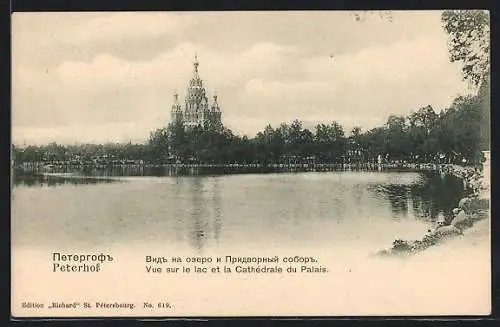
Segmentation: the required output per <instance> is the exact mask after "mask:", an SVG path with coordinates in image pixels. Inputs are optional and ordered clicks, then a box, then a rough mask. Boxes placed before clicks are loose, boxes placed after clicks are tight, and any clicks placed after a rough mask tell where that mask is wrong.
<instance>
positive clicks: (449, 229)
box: [434, 225, 462, 239]
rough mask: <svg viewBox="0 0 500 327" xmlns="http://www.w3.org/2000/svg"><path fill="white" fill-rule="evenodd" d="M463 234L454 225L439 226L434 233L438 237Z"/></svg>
mask: <svg viewBox="0 0 500 327" xmlns="http://www.w3.org/2000/svg"><path fill="white" fill-rule="evenodd" d="M461 234H462V231H461V230H460V229H459V228H457V227H455V226H453V225H449V226H442V227H439V228H438V229H436V231H435V232H434V235H435V236H437V238H438V239H443V238H447V237H449V236H457V235H461Z"/></svg>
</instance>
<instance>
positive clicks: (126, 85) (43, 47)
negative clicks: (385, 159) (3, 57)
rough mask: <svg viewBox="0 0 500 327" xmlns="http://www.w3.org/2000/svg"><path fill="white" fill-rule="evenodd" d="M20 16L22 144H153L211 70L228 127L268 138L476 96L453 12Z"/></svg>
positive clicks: (17, 69)
mask: <svg viewBox="0 0 500 327" xmlns="http://www.w3.org/2000/svg"><path fill="white" fill-rule="evenodd" d="M390 14H391V18H392V19H388V18H387V17H385V16H380V15H378V14H376V13H372V14H370V13H361V19H360V20H357V19H356V18H355V16H354V15H353V12H346V11H344V12H338V11H317V12H315V11H308V12H304V11H288V12H241V11H240V12H100V13H92V12H86V13H75V12H72V13H64V12H57V13H48V12H47V13H40V12H39V13H14V15H13V18H12V141H13V143H14V144H18V145H22V144H47V143H50V142H57V143H63V144H70V143H73V144H74V143H87V142H90V143H108V142H129V141H130V142H133V143H136V142H145V141H146V140H147V138H148V136H149V133H150V132H151V131H153V130H155V129H156V128H161V127H165V126H166V125H167V124H168V123H169V121H170V109H171V105H172V103H173V94H174V93H175V92H178V93H179V98H180V100H181V102H182V101H183V99H184V95H185V93H186V89H187V83H188V81H189V79H190V77H191V76H192V73H193V60H194V56H195V54H196V55H197V56H198V61H199V63H200V66H199V72H200V76H201V78H202V79H203V80H204V83H205V87H206V89H207V92H208V95H209V97H210V98H211V96H212V95H213V93H214V92H217V95H218V102H219V104H220V106H221V110H222V120H223V123H224V125H225V126H226V127H228V128H230V129H231V130H233V132H234V133H236V134H239V135H244V134H245V135H247V136H250V137H252V136H254V135H255V134H256V133H257V132H258V131H260V130H262V129H263V128H264V127H265V126H266V125H267V124H271V125H272V126H273V127H277V126H278V125H279V124H280V123H281V122H291V121H293V120H294V119H299V120H301V121H303V122H304V126H305V127H308V128H311V129H313V128H314V125H315V124H317V123H331V122H332V121H337V122H339V123H340V124H342V125H343V126H344V128H345V130H346V131H349V130H350V129H351V128H352V127H354V126H360V127H362V129H363V130H367V129H370V128H373V127H376V126H380V125H382V124H384V123H385V122H386V121H387V118H388V116H389V115H390V114H400V115H407V114H409V113H411V112H412V111H416V110H418V109H419V108H421V107H424V106H426V105H432V106H433V108H434V109H435V110H436V111H437V112H439V111H440V110H442V109H445V108H447V107H448V106H449V105H450V104H451V102H452V101H453V99H454V98H455V97H456V96H457V95H459V94H465V93H467V92H469V89H468V85H467V84H466V83H465V82H464V81H463V79H462V75H461V66H460V63H450V61H449V55H448V50H447V49H448V48H447V40H448V37H447V34H446V33H445V32H444V29H443V28H442V25H441V21H440V15H441V12H439V11H407V12H391V13H390Z"/></svg>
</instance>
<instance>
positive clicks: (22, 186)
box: [11, 171, 491, 316]
mask: <svg viewBox="0 0 500 327" xmlns="http://www.w3.org/2000/svg"><path fill="white" fill-rule="evenodd" d="M87 174H88V176H85V175H82V174H73V175H71V174H69V175H67V176H43V177H40V176H38V177H35V176H31V177H30V176H16V177H15V178H14V181H13V190H12V224H11V228H12V230H11V235H12V256H13V261H12V262H13V264H12V267H13V268H12V276H13V281H12V283H13V285H14V289H15V292H14V293H13V294H14V295H13V298H12V303H13V310H14V312H17V314H19V315H24V314H30V311H29V310H27V309H22V308H20V307H19V303H21V302H22V301H27V300H30V301H40V302H42V303H48V302H49V301H90V302H92V301H104V300H106V301H130V302H131V303H136V305H138V306H140V305H142V302H143V301H151V302H154V301H164V300H168V301H169V302H170V303H173V305H174V309H172V310H168V311H164V310H163V311H162V310H148V309H144V308H142V307H138V309H137V310H135V311H132V310H122V311H120V312H118V313H117V311H116V310H102V309H101V310H98V309H96V308H93V309H88V310H86V311H79V312H78V314H79V315H84V316H85V315H89V316H102V315H107V316H116V315H117V314H119V315H123V316H134V315H142V316H146V315H147V316H172V315H173V316H193V315H194V316H214V315H215V316H232V315H250V316H252V315H288V316H297V315H379V314H387V315H391V314H392V315H401V314H407V315H410V314H411V315H413V314H416V315H418V314H424V315H436V314H439V315H440V314H485V313H488V312H489V310H490V307H491V306H490V305H491V303H490V285H491V284H490V278H491V276H490V267H491V264H490V252H489V238H488V237H489V235H488V234H487V233H485V232H481V233H479V234H478V236H474V237H472V238H471V237H470V236H464V237H463V239H462V238H459V239H458V240H457V241H456V242H455V243H449V244H448V245H446V244H445V245H443V246H441V245H440V246H436V247H435V248H431V249H429V250H426V251H424V253H421V254H419V255H415V256H413V257H406V258H392V257H391V258H385V257H384V258H382V257H378V256H373V255H372V254H374V253H375V252H376V251H377V250H379V249H382V248H388V247H390V246H391V245H392V242H393V241H394V240H395V239H397V238H404V239H421V238H422V236H423V235H424V233H425V232H426V231H427V230H428V229H429V228H430V227H431V226H433V222H434V221H435V220H436V219H437V217H438V216H439V215H444V216H445V217H446V216H447V215H448V214H449V212H450V211H451V210H452V209H453V208H454V207H455V206H456V205H457V203H458V201H459V200H460V198H461V197H462V196H463V195H464V192H466V191H464V189H463V184H462V182H461V181H460V180H457V179H455V178H454V177H451V176H442V175H439V174H435V173H431V172H426V173H420V172H409V171H407V172H395V171H372V172H369V171H338V172H297V173H276V172H266V173H251V174H243V173H234V174H227V172H226V174H221V173H220V172H198V173H196V174H188V173H180V174H171V173H162V172H161V171H143V172H140V173H138V174H126V173H123V172H116V171H114V172H113V171H101V172H96V171H94V172H90V173H87ZM127 175H135V176H127ZM483 230H484V228H483ZM470 239H473V241H471V242H469V241H467V240H470ZM466 241H467V242H466ZM457 242H458V243H457ZM53 252H61V253H68V254H71V253H101V252H102V253H107V254H111V255H112V256H113V257H114V258H115V260H114V261H113V263H110V264H107V265H105V267H104V268H103V271H102V273H98V274H95V273H94V274H92V273H84V274H71V273H69V274H68V273H54V272H53V271H52V253H53ZM227 255H230V256H258V257H262V256H264V257H272V256H275V255H276V256H280V257H285V256H296V255H299V256H312V257H314V258H316V260H318V263H317V265H318V266H321V267H323V268H325V269H326V270H327V272H326V273H307V274H306V273H304V274H302V273H287V274H253V275H252V274H234V273H231V274H228V273H201V274H200V273H190V274H172V273H168V274H167V273H165V274H155V273H149V272H147V271H146V269H145V268H146V267H147V266H148V265H150V264H148V263H147V260H145V258H146V256H152V257H165V258H170V257H172V256H180V257H185V256H191V257H192V256H198V257H201V256H203V257H209V256H211V257H216V256H220V257H222V258H224V257H225V256H227ZM171 265H173V263H172V262H169V263H168V264H165V265H163V267H164V268H165V267H169V266H171ZM224 265H227V263H224ZM198 266H199V265H198ZM288 266H289V265H283V269H286V268H287V267H288ZM209 267H213V265H209ZM192 268H194V267H192ZM198 268H199V267H198ZM464 281H467V282H464ZM16 305H17V306H16ZM31 313H32V312H31ZM39 314H41V315H45V316H71V315H75V312H73V311H70V310H66V311H65V310H58V311H54V310H52V311H51V310H46V311H43V312H42V311H40V312H39Z"/></svg>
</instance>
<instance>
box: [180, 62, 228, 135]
mask: <svg viewBox="0 0 500 327" xmlns="http://www.w3.org/2000/svg"><path fill="white" fill-rule="evenodd" d="M198 66H199V63H198V58H197V57H196V56H195V59H194V71H193V77H192V78H191V80H190V81H189V84H188V88H187V93H186V98H185V101H184V106H181V104H180V103H179V95H178V94H177V93H176V94H174V104H173V105H172V111H171V119H172V120H171V121H172V123H176V122H177V123H183V124H184V126H186V127H187V128H193V127H195V126H200V127H204V128H212V129H220V128H221V127H222V121H221V110H220V107H219V104H218V103H217V95H216V94H214V96H213V102H212V104H209V103H208V97H207V92H206V91H205V87H204V86H203V80H202V79H201V78H200V75H199V73H198Z"/></svg>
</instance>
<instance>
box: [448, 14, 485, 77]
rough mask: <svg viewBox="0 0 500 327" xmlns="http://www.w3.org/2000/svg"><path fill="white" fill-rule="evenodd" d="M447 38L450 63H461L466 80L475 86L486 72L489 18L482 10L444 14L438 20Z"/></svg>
mask: <svg viewBox="0 0 500 327" xmlns="http://www.w3.org/2000/svg"><path fill="white" fill-rule="evenodd" d="M441 20H442V22H443V24H444V29H445V30H446V32H447V33H448V35H449V36H450V40H449V52H450V60H451V61H452V62H455V61H461V62H462V63H463V67H462V73H463V76H464V78H465V79H466V80H468V81H469V82H471V83H472V84H473V85H474V86H479V85H480V84H482V83H483V81H484V80H485V78H487V77H489V71H490V17H489V12H488V11H484V10H446V11H444V12H443V14H442V16H441Z"/></svg>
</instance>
